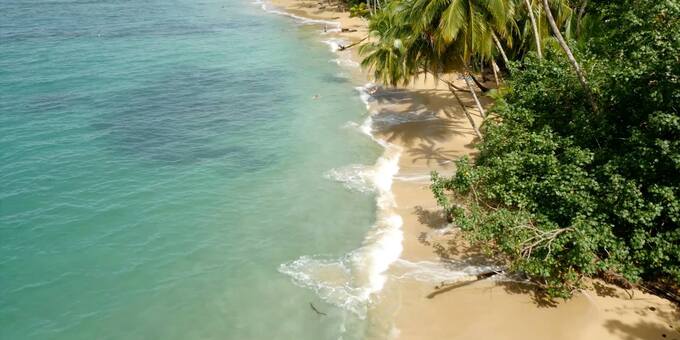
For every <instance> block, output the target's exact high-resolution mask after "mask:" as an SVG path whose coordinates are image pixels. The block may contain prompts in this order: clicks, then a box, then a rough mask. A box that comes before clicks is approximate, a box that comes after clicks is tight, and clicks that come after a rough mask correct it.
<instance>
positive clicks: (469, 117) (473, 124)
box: [443, 80, 484, 140]
mask: <svg viewBox="0 0 680 340" xmlns="http://www.w3.org/2000/svg"><path fill="white" fill-rule="evenodd" d="M443 81H444V82H445V83H446V85H448V86H449V91H451V93H453V96H454V97H456V101H457V102H458V105H460V107H461V108H463V112H464V113H465V117H467V119H468V121H469V122H470V126H472V130H473V131H474V132H475V135H477V138H479V140H482V139H484V137H482V133H481V132H479V129H478V128H477V124H475V120H474V119H473V118H472V115H471V114H470V111H468V109H467V106H465V104H464V103H463V101H462V100H461V99H460V96H458V93H457V92H456V89H455V87H454V86H453V83H451V82H448V81H445V80H443Z"/></svg>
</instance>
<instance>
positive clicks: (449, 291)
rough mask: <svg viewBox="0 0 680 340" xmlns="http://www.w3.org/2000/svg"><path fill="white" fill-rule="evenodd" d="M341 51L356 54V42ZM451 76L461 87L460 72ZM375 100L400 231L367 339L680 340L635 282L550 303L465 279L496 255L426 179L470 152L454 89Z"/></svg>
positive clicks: (403, 92) (337, 18)
mask: <svg viewBox="0 0 680 340" xmlns="http://www.w3.org/2000/svg"><path fill="white" fill-rule="evenodd" d="M271 4H272V5H273V6H275V7H277V8H279V9H281V10H284V11H286V12H288V13H292V14H294V15H296V16H301V17H307V18H312V19H319V20H328V21H333V22H337V23H339V25H340V27H341V28H342V29H347V30H350V31H349V32H337V33H329V34H328V35H329V36H332V37H334V38H338V39H341V40H343V41H347V42H348V43H349V42H355V41H358V40H359V39H362V38H364V37H365V36H366V35H367V34H368V32H367V27H366V24H367V22H366V21H365V20H364V19H361V18H350V17H349V15H348V13H345V12H342V11H339V10H338V9H337V8H335V7H334V6H333V5H329V4H327V3H321V2H317V1H300V0H274V1H272V2H271ZM341 53H343V55H345V56H346V57H349V58H353V59H354V60H355V61H357V62H358V61H359V59H358V55H357V54H356V53H357V49H356V48H353V49H351V50H350V51H343V52H341ZM354 76H355V77H356V81H357V82H366V81H368V80H370V77H368V75H366V74H365V73H362V72H361V71H359V70H358V69H357V72H356V74H355V75H354ZM449 80H452V81H454V82H455V83H456V84H457V85H459V86H460V87H464V84H465V83H464V81H463V80H461V79H459V78H458V76H457V75H451V76H450V78H449ZM461 96H462V97H463V100H464V101H465V103H466V105H467V106H468V107H469V109H470V110H471V111H472V112H473V113H476V114H478V112H477V110H476V109H475V106H474V102H473V100H472V97H471V96H470V95H469V94H468V93H462V92H461ZM374 99H375V100H374V102H373V103H372V104H371V110H372V111H374V112H376V114H375V115H373V132H374V134H375V135H376V136H377V137H378V138H380V139H382V140H385V141H387V142H389V143H392V144H396V145H399V146H400V147H401V148H402V153H401V157H400V160H399V173H398V174H397V175H396V176H395V178H394V182H393V185H392V191H393V193H394V196H395V200H396V204H397V208H396V211H397V213H398V214H399V215H400V216H401V218H402V219H403V226H402V230H403V236H404V238H403V251H402V252H401V256H400V258H399V260H397V261H396V262H395V263H393V265H392V266H391V267H390V269H389V271H388V274H389V275H388V280H387V283H386V284H385V286H384V288H383V290H382V291H381V292H380V293H379V296H378V297H376V298H375V299H374V303H373V304H372V306H371V308H370V310H369V316H368V318H369V321H370V322H371V323H372V325H373V326H374V328H375V331H374V332H371V334H369V336H368V337H369V338H370V337H373V338H376V339H380V338H386V337H391V338H398V339H409V340H410V339H522V340H532V339H535V340H539V339H541V340H542V339H564V340H578V339H617V340H632V339H645V340H646V339H650V340H651V339H678V340H680V321H679V320H680V310H679V309H678V307H677V306H674V305H673V304H671V303H670V302H669V301H667V300H664V299H661V298H659V297H657V296H654V295H650V294H646V293H644V292H641V291H638V290H634V291H624V290H623V289H621V288H618V287H614V286H611V285H608V284H605V283H602V282H598V281H595V282H590V283H588V286H589V287H590V288H589V289H587V290H584V291H582V292H580V293H577V294H576V295H575V296H574V297H573V298H572V299H570V300H568V301H558V302H555V303H546V302H545V301H539V300H537V299H536V298H535V296H534V295H533V294H532V290H531V286H529V285H526V284H520V283H513V282H508V281H504V280H502V279H497V280H495V279H490V280H482V281H471V280H469V278H471V277H474V275H475V273H476V272H475V270H479V268H482V267H484V266H493V263H490V262H489V261H488V260H487V259H485V258H484V257H483V256H481V255H480V254H478V253H476V252H475V251H474V249H470V247H468V246H466V245H465V242H463V241H462V240H461V237H460V236H459V235H457V231H456V229H454V228H450V227H448V226H447V223H446V221H445V220H444V219H443V218H442V215H441V213H440V211H439V209H438V207H437V205H436V202H435V200H434V198H433V197H432V195H431V193H430V191H429V188H428V185H429V173H430V172H431V171H432V170H436V171H439V172H440V173H443V174H445V175H450V174H451V173H452V172H453V171H454V165H453V161H454V160H455V159H457V158H459V157H462V156H465V155H470V156H474V153H475V148H474V144H475V136H474V133H473V132H472V130H471V128H470V127H469V123H468V121H467V119H466V117H465V116H464V114H463V112H462V110H461V108H460V107H459V106H458V105H457V103H456V101H455V100H454V99H453V96H452V95H451V94H450V92H449V91H448V90H447V89H446V88H445V87H444V86H437V83H436V80H434V79H419V80H417V81H415V82H414V83H413V84H411V85H410V86H409V87H406V88H399V89H391V88H385V89H382V90H380V91H378V92H377V93H376V94H375V95H374ZM482 100H483V103H484V105H487V106H489V105H490V104H491V101H490V100H489V99H486V98H482ZM480 123H481V119H479V120H478V121H477V124H478V125H479V124H480ZM466 275H467V277H466ZM441 281H446V282H445V283H444V284H442V282H441Z"/></svg>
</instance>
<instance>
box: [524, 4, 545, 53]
mask: <svg viewBox="0 0 680 340" xmlns="http://www.w3.org/2000/svg"><path fill="white" fill-rule="evenodd" d="M524 3H526V4H527V11H528V12H529V20H531V29H532V30H533V31H534V40H536V52H537V53H538V59H543V51H542V49H541V36H540V35H539V34H538V25H536V17H534V8H533V6H531V1H530V0H524Z"/></svg>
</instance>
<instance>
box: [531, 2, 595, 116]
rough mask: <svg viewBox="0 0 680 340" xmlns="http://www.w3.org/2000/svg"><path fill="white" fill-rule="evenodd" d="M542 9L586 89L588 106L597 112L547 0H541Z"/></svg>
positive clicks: (583, 76)
mask: <svg viewBox="0 0 680 340" xmlns="http://www.w3.org/2000/svg"><path fill="white" fill-rule="evenodd" d="M543 9H544V10H545V16H546V17H547V18H548V22H549V23H550V28H551V29H552V31H553V34H554V35H555V37H556V38H557V41H558V42H559V44H560V47H562V50H564V53H566V54H567V59H569V62H570V63H571V66H572V68H574V72H576V76H577V77H578V81H579V82H580V83H581V86H582V87H583V90H584V91H586V96H587V97H588V101H589V102H590V106H591V107H592V108H593V111H595V112H597V111H598V109H597V103H595V98H594V97H593V93H592V92H591V91H590V86H589V85H588V80H587V79H586V76H585V74H584V73H583V70H582V69H581V66H580V65H579V64H578V61H576V58H574V54H573V53H572V52H571V48H569V45H567V42H566V41H565V40H564V37H563V36H562V33H561V32H560V29H559V28H558V27H557V23H555V18H553V15H552V12H551V11H550V5H549V4H548V0H543Z"/></svg>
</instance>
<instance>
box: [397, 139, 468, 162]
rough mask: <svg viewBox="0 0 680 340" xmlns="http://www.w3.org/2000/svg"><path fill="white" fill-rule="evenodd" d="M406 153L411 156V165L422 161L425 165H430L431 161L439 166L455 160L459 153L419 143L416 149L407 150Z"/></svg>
mask: <svg viewBox="0 0 680 340" xmlns="http://www.w3.org/2000/svg"><path fill="white" fill-rule="evenodd" d="M408 153H409V154H410V155H412V156H413V159H412V162H413V163H415V162H418V161H421V160H422V161H425V162H426V163H427V165H430V163H431V162H432V161H436V162H437V163H438V164H439V165H445V164H448V163H451V162H452V161H454V160H456V159H457V158H458V156H459V153H457V152H455V151H453V150H446V149H445V148H444V147H442V146H436V145H435V144H426V143H420V145H418V146H417V147H414V148H411V149H409V151H408Z"/></svg>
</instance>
